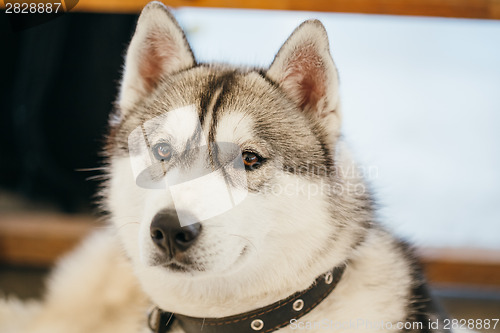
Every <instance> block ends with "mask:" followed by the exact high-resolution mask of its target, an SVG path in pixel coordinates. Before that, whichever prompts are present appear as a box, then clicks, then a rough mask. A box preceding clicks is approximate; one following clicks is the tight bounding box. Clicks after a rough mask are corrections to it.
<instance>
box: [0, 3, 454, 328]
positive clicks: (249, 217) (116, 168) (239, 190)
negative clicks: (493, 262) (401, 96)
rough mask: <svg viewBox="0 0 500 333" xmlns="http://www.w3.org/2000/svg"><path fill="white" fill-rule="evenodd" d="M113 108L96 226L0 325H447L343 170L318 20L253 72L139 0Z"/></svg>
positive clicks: (410, 262) (359, 183)
mask: <svg viewBox="0 0 500 333" xmlns="http://www.w3.org/2000/svg"><path fill="white" fill-rule="evenodd" d="M116 109H117V110H116V112H115V114H114V116H113V117H112V120H111V130H110V133H109V138H108V143H107V146H106V155H107V158H108V164H107V174H108V175H109V179H108V181H107V182H106V184H105V186H104V189H103V193H102V194H103V206H104V208H105V210H106V211H107V212H108V213H109V221H110V223H109V228H107V229H106V230H101V231H99V232H98V233H96V234H95V235H93V236H92V237H90V238H89V239H88V240H86V241H85V242H84V243H83V245H82V246H81V247H80V248H79V249H77V250H76V251H75V252H74V253H72V254H70V255H69V256H68V257H66V258H65V259H64V260H63V261H62V262H61V263H60V265H59V266H58V268H57V269H56V270H55V272H54V274H53V275H52V278H51V279H50V281H49V285H48V292H47V295H46V296H45V298H44V300H43V301H42V302H41V303H37V304H31V305H29V304H28V305H26V304H24V305H22V304H13V302H11V303H10V304H9V305H10V306H9V307H7V306H6V305H5V304H4V306H2V307H0V308H1V310H0V322H2V324H3V325H4V327H7V325H10V327H11V328H12V331H15V332H38V333H41V332H50V333H63V332H64V333H71V332H75V333H76V332H82V333H83V332H94V333H95V332H120V333H126V332H131V333H132V332H133V333H135V332H149V331H150V330H151V329H153V330H154V331H157V332H175V333H180V332H187V333H190V332H200V331H201V332H208V333H210V332H234V333H244V332H273V331H279V332H283V333H285V332H294V331H306V332H323V331H329V330H330V331H338V332H375V331H381V330H382V331H394V332H400V331H405V332H406V331H407V332H433V331H444V317H442V316H441V315H440V314H439V312H438V311H437V309H436V307H435V306H434V305H433V303H432V302H431V300H430V297H429V294H428V292H427V291H426V285H425V280H424V278H423V277H422V275H421V273H420V270H419V268H418V265H417V263H416V260H415V258H414V256H413V254H412V251H411V250H410V249H409V247H408V246H407V245H405V244H404V243H403V242H401V241H399V240H398V239H396V238H395V237H393V236H392V235H391V234H390V233H389V232H387V231H386V230H385V229H384V228H383V227H381V226H380V225H379V224H378V223H377V221H376V214H375V212H374V201H373V199H372V196H371V194H370V193H369V191H368V189H367V186H366V185H365V183H364V181H363V179H362V177H361V176H360V174H359V173H358V172H353V170H356V166H355V164H354V162H353V161H352V159H351V157H350V155H349V153H348V151H347V149H346V148H345V145H344V144H343V143H342V139H341V135H340V133H341V108H340V99H339V81H338V72H337V69H336V67H335V64H334V62H333V60H332V57H331V55H330V51H329V43H328V37H327V34H326V31H325V29H324V27H323V25H322V24H321V23H320V22H319V21H316V20H310V21H306V22H304V23H302V24H301V25H300V26H299V27H298V28H297V29H296V30H295V31H294V32H293V33H292V34H291V36H290V37H289V38H288V40H287V41H286V42H285V43H284V45H283V46H282V47H281V49H280V50H279V52H278V53H277V55H276V57H275V59H274V61H273V62H272V64H271V66H270V67H269V68H268V69H254V68H235V67H231V66H226V65H211V64H202V63H198V62H197V61H196V60H195V58H194V56H193V53H192V51H191V49H190V46H189V44H188V42H187V40H186V38H185V36H184V33H183V32H182V30H181V28H180V27H179V25H178V24H177V22H176V21H175V19H174V17H173V16H172V15H171V14H170V12H169V11H168V10H167V9H166V8H165V6H163V5H162V4H161V3H159V2H152V3H150V4H148V5H147V6H146V7H145V8H144V10H143V11H142V14H141V15H140V18H139V20H138V23H137V28H136V31H135V34H134V36H133V38H132V41H131V43H130V46H129V48H128V51H127V55H126V60H125V66H124V75H123V80H122V82H121V87H120V93H119V97H118V101H117V108H116ZM9 319H10V321H9ZM436 323H437V325H436ZM14 327H15V328H14ZM6 330H7V329H6V328H5V330H4V331H6Z"/></svg>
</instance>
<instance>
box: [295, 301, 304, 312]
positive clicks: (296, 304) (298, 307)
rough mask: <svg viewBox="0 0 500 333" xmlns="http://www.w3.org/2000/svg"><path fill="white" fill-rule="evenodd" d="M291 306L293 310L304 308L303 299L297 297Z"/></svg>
mask: <svg viewBox="0 0 500 333" xmlns="http://www.w3.org/2000/svg"><path fill="white" fill-rule="evenodd" d="M292 307H293V309H294V310H295V311H300V310H302V309H303V308H304V301H303V300H301V299H298V300H296V301H295V302H293V306H292Z"/></svg>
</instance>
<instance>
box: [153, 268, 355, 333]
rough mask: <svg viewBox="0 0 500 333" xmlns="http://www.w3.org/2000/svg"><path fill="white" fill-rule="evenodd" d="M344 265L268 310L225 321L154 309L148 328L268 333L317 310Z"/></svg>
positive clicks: (163, 332)
mask: <svg viewBox="0 0 500 333" xmlns="http://www.w3.org/2000/svg"><path fill="white" fill-rule="evenodd" d="M345 267H346V266H345V265H342V266H340V267H335V268H334V269H333V270H331V271H329V272H327V273H325V274H322V275H320V276H319V277H318V278H317V279H316V281H314V283H313V284H312V285H311V286H310V287H309V288H307V289H306V290H303V291H300V292H297V293H295V294H293V295H292V296H290V297H288V298H285V299H282V300H280V301H278V302H276V303H273V304H271V305H268V306H266V307H263V308H260V309H257V310H253V311H250V312H245V313H241V314H239V315H235V316H230V317H223V318H194V317H188V316H184V315H181V314H177V313H176V314H173V313H171V312H166V311H163V310H161V309H159V308H158V307H155V308H154V309H153V310H152V311H151V312H150V313H149V317H148V324H149V327H150V328H151V330H152V331H153V332H155V333H166V332H168V330H169V327H170V326H171V325H172V323H173V321H174V320H178V321H179V324H180V325H181V327H182V328H183V329H184V331H185V332H186V333H200V332H202V333H246V332H248V333H256V332H258V333H268V332H273V331H275V330H277V329H279V328H282V327H285V326H287V325H288V324H290V320H292V319H298V318H300V317H302V316H304V315H306V314H307V313H308V312H309V311H311V310H312V309H314V308H315V307H316V306H317V305H318V304H319V303H320V302H321V301H322V300H323V299H325V298H326V297H327V296H328V295H329V294H330V293H331V292H332V290H333V289H335V287H336V286H337V284H338V282H339V281H340V278H341V277H342V274H343V273H344V270H345Z"/></svg>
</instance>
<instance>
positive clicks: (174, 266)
mask: <svg viewBox="0 0 500 333" xmlns="http://www.w3.org/2000/svg"><path fill="white" fill-rule="evenodd" d="M162 266H163V267H164V268H166V269H168V270H171V271H173V272H179V273H187V272H190V271H191V269H188V268H187V267H186V266H184V265H182V264H179V263H177V262H171V263H168V264H163V265H162Z"/></svg>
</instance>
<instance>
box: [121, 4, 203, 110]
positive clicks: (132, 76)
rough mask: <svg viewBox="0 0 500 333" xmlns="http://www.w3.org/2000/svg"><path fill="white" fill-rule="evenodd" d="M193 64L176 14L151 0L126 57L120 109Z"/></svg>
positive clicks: (128, 107)
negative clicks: (169, 75) (169, 76)
mask: <svg viewBox="0 0 500 333" xmlns="http://www.w3.org/2000/svg"><path fill="white" fill-rule="evenodd" d="M194 65H195V59H194V56H193V52H192V51H191V48H190V47H189V44H188V42H187V40H186V36H185V35H184V32H183V31H182V29H181V28H180V26H179V24H178V23H177V21H176V20H175V18H174V17H173V15H172V14H171V13H170V11H169V10H168V9H167V7H165V5H163V4H162V3H160V2H157V1H154V2H150V3H149V4H148V5H146V7H144V9H143V10H142V12H141V15H140V16H139V20H138V22H137V27H136V30H135V33H134V36H133V37H132V41H131V42H130V46H129V47H128V51H127V56H126V58H125V67H124V73H123V80H122V84H121V88H120V93H119V97H118V105H119V107H120V110H121V112H122V113H123V112H126V111H127V110H129V109H130V108H131V107H133V105H134V104H135V103H136V102H137V101H138V100H140V99H141V98H142V97H144V96H146V95H147V94H149V93H151V92H152V91H153V89H154V88H155V87H156V85H157V84H158V83H159V81H160V80H161V78H162V77H163V76H165V75H168V74H172V73H176V72H179V71H182V70H185V69H188V68H190V67H193V66H194Z"/></svg>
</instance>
